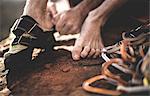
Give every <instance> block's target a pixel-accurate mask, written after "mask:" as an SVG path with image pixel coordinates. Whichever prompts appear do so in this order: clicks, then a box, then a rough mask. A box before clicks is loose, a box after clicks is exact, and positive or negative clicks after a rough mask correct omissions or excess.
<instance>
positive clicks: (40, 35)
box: [11, 15, 56, 48]
mask: <svg viewBox="0 0 150 96" xmlns="http://www.w3.org/2000/svg"><path fill="white" fill-rule="evenodd" d="M11 32H13V33H14V34H15V36H16V40H17V42H14V44H21V45H26V46H32V47H42V48H43V47H46V46H47V42H50V41H51V42H52V41H55V40H54V37H53V33H54V32H56V30H55V28H54V27H53V28H51V31H50V32H44V31H43V30H42V29H41V28H40V27H39V25H38V23H37V22H36V21H35V20H34V19H33V18H32V17H30V16H27V15H26V16H22V17H20V18H19V19H17V20H16V21H15V23H14V25H13V26H12V28H11ZM52 43H54V42H52Z"/></svg>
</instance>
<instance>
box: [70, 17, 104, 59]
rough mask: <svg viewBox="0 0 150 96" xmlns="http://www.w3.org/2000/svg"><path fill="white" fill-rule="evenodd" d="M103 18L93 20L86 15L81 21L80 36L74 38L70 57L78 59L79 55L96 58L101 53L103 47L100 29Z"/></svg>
mask: <svg viewBox="0 0 150 96" xmlns="http://www.w3.org/2000/svg"><path fill="white" fill-rule="evenodd" d="M103 24H104V22H103V20H94V19H93V17H90V16H88V17H87V18H86V20H85V22H84V23H83V26H82V29H81V33H80V37H79V38H78V39H77V40H76V42H75V45H74V48H73V50H72V58H73V59H74V60H79V59H80V57H82V58H85V57H93V58H96V57H97V56H99V55H100V53H101V50H100V49H101V48H103V47H104V45H103V43H102V39H101V29H102V27H103Z"/></svg>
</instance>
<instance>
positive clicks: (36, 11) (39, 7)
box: [23, 0, 53, 31]
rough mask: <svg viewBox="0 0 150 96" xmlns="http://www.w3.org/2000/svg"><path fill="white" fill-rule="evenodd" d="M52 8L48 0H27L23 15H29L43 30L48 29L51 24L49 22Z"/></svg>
mask: <svg viewBox="0 0 150 96" xmlns="http://www.w3.org/2000/svg"><path fill="white" fill-rule="evenodd" d="M52 8H53V7H51V5H50V3H48V0H27V1H26V5H25V8H24V12H23V15H29V16H31V17H32V18H34V19H35V20H36V21H37V22H38V23H39V25H40V27H41V28H42V29H43V30H45V31H49V30H50V28H51V27H52V26H53V24H52V22H51V19H52V13H51V9H52Z"/></svg>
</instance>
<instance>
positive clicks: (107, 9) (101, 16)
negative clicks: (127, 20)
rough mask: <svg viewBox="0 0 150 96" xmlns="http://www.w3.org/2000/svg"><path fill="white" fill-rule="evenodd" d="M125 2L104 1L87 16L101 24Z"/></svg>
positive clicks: (116, 0) (123, 0) (120, 0)
mask: <svg viewBox="0 0 150 96" xmlns="http://www.w3.org/2000/svg"><path fill="white" fill-rule="evenodd" d="M126 1H127V0H105V1H104V2H103V3H102V4H101V5H100V6H99V7H98V8H96V9H95V10H93V11H91V12H90V13H89V16H91V17H92V18H93V20H95V21H97V20H98V21H99V22H103V23H105V21H106V20H107V19H108V17H109V16H110V15H111V13H112V12H113V11H114V10H116V9H117V8H119V7H120V6H121V5H123V4H124V3H125V2H126Z"/></svg>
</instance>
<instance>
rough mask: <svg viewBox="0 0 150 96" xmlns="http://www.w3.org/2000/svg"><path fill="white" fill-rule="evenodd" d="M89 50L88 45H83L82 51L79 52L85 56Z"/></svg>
mask: <svg viewBox="0 0 150 96" xmlns="http://www.w3.org/2000/svg"><path fill="white" fill-rule="evenodd" d="M89 51H90V47H89V46H85V47H84V49H83V51H82V52H81V57H82V58H85V57H86V56H87V55H88V53H89Z"/></svg>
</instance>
